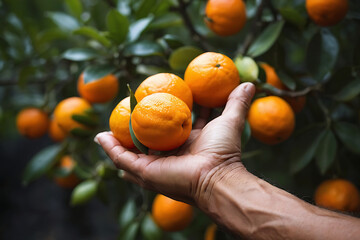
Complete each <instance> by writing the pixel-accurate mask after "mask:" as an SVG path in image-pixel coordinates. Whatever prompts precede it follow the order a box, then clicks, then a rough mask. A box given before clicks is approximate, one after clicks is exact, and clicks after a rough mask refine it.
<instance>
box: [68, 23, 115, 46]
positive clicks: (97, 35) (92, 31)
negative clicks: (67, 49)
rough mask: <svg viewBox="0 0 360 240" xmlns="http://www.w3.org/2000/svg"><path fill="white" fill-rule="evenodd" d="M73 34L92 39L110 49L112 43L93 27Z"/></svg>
mask: <svg viewBox="0 0 360 240" xmlns="http://www.w3.org/2000/svg"><path fill="white" fill-rule="evenodd" d="M73 33H74V34H78V35H83V36H87V37H89V38H92V39H94V40H96V41H98V42H99V43H101V44H102V45H104V46H105V47H109V46H110V45H111V44H110V41H109V40H108V39H107V38H106V37H105V36H103V35H102V34H101V33H100V32H98V31H97V30H96V29H95V28H92V27H81V28H78V29H76V30H75V31H73Z"/></svg>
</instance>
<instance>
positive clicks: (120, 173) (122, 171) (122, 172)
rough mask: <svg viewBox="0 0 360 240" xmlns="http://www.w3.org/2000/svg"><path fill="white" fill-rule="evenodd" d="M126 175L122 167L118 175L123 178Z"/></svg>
mask: <svg viewBox="0 0 360 240" xmlns="http://www.w3.org/2000/svg"><path fill="white" fill-rule="evenodd" d="M124 175H125V171H124V170H122V169H120V170H119V171H118V176H119V178H123V177H124Z"/></svg>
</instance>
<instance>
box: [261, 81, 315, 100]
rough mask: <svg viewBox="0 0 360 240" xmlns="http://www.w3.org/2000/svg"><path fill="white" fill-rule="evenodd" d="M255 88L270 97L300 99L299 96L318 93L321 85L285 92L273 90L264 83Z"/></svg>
mask: <svg viewBox="0 0 360 240" xmlns="http://www.w3.org/2000/svg"><path fill="white" fill-rule="evenodd" d="M256 88H257V89H258V90H260V91H262V92H265V93H269V94H272V95H276V96H279V97H300V96H304V95H306V94H308V93H310V92H312V91H319V90H321V84H316V85H313V86H310V87H307V88H304V89H303V90H300V91H286V90H281V89H278V88H275V87H273V86H271V85H270V84H267V83H264V84H258V85H257V86H256Z"/></svg>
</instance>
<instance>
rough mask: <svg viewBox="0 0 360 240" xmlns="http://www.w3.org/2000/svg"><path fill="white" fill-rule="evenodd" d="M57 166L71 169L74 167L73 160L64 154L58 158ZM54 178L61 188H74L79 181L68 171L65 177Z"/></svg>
mask: <svg viewBox="0 0 360 240" xmlns="http://www.w3.org/2000/svg"><path fill="white" fill-rule="evenodd" d="M59 167H60V168H64V169H66V170H69V171H71V170H73V168H74V167H75V162H74V160H73V159H72V158H71V157H70V156H68V155H66V156H64V157H62V158H61V159H60V166H59ZM54 180H55V182H56V183H57V184H58V185H59V186H61V187H63V188H74V187H75V186H76V185H78V183H79V182H80V180H79V178H78V177H77V176H76V175H75V174H74V173H70V174H69V175H68V176H66V177H56V178H55V179H54Z"/></svg>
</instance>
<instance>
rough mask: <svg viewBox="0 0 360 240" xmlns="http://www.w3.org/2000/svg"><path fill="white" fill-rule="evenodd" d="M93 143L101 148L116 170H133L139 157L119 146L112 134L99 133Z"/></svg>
mask: <svg viewBox="0 0 360 240" xmlns="http://www.w3.org/2000/svg"><path fill="white" fill-rule="evenodd" d="M94 141H95V142H97V143H99V144H100V145H101V146H102V148H103V149H104V151H105V152H106V154H107V155H108V156H109V157H110V158H111V160H112V161H113V162H114V164H115V165H116V167H117V168H120V169H124V170H126V171H132V170H134V167H135V164H134V163H135V161H136V160H137V159H138V158H139V156H138V155H137V154H135V153H133V152H131V151H128V150H127V149H126V148H124V147H123V146H121V144H120V142H119V141H118V140H117V139H116V138H114V136H113V135H112V134H110V133H108V132H102V133H99V134H98V135H96V137H95V139H94Z"/></svg>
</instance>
